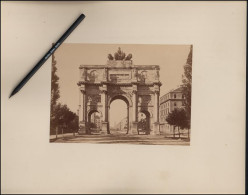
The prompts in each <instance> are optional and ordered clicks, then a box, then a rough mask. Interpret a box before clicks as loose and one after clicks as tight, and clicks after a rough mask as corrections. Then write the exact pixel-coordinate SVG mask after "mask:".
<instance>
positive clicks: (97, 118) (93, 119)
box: [91, 112, 101, 129]
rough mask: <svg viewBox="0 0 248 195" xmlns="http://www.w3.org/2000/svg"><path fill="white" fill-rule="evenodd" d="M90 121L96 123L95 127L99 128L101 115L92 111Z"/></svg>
mask: <svg viewBox="0 0 248 195" xmlns="http://www.w3.org/2000/svg"><path fill="white" fill-rule="evenodd" d="M91 122H92V123H94V124H95V125H96V128H97V129H101V117H100V116H99V113H97V112H94V113H93V114H92V115H91Z"/></svg>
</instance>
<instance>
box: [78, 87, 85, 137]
mask: <svg viewBox="0 0 248 195" xmlns="http://www.w3.org/2000/svg"><path fill="white" fill-rule="evenodd" d="M79 93H80V100H79V101H80V103H79V105H80V111H79V112H80V114H79V115H80V120H79V131H78V133H79V134H86V133H87V116H86V115H87V114H86V113H87V112H86V111H87V105H86V103H87V101H86V91H85V85H82V86H81V87H80V91H79Z"/></svg>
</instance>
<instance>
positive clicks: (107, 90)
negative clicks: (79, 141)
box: [77, 48, 161, 134]
mask: <svg viewBox="0 0 248 195" xmlns="http://www.w3.org/2000/svg"><path fill="white" fill-rule="evenodd" d="M131 59H132V54H129V55H127V56H126V55H125V53H124V52H122V51H121V49H120V48H119V50H118V51H117V52H116V53H115V54H114V56H112V55H111V54H109V56H108V61H107V63H106V65H80V67H79V72H80V80H79V82H78V83H77V84H78V87H79V134H90V132H89V131H90V127H89V123H90V117H91V115H92V113H94V112H98V113H99V114H100V120H101V130H100V131H101V133H103V134H105V133H106V134H109V133H111V130H110V127H109V109H110V104H111V102H112V101H114V100H116V99H121V100H123V101H125V102H126V104H127V134H138V113H144V114H145V115H146V116H147V119H148V120H149V123H148V124H149V125H148V128H149V134H159V95H160V86H161V83H160V81H159V70H160V67H159V66H158V65H134V64H133V61H132V60H131ZM120 112H121V110H120ZM116 114H118V113H116Z"/></svg>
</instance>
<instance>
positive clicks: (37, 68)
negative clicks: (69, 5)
mask: <svg viewBox="0 0 248 195" xmlns="http://www.w3.org/2000/svg"><path fill="white" fill-rule="evenodd" d="M84 18H85V15H84V14H81V15H80V16H79V17H78V19H77V20H76V21H75V22H74V23H73V24H72V25H71V26H70V28H69V29H68V30H67V31H66V32H65V33H64V34H63V35H62V37H61V38H60V39H59V40H58V41H57V42H56V43H55V44H54V45H53V46H52V48H51V49H50V50H49V51H48V52H47V53H46V54H45V56H44V57H43V58H42V59H41V60H40V61H39V62H38V63H37V64H36V65H35V67H34V68H33V69H32V70H31V71H30V72H29V73H28V74H27V75H26V76H25V77H24V79H22V81H21V82H20V83H19V84H18V85H17V86H16V88H15V89H14V90H13V91H12V93H11V95H10V96H9V98H10V97H11V96H13V95H15V94H16V93H17V92H18V91H20V90H21V88H22V87H23V86H24V85H25V84H26V83H27V82H28V80H29V79H30V78H31V77H32V76H33V75H34V74H35V73H36V72H37V70H39V68H40V67H41V66H42V65H43V64H44V63H45V62H46V60H47V59H48V58H49V57H50V56H51V55H52V54H53V53H54V52H55V50H56V49H57V48H58V47H59V46H60V45H61V44H62V43H63V41H64V40H65V39H66V38H67V37H68V36H69V35H70V34H71V33H72V31H73V30H74V29H75V28H76V27H77V26H78V25H79V24H80V22H81V21H82V20H83V19H84Z"/></svg>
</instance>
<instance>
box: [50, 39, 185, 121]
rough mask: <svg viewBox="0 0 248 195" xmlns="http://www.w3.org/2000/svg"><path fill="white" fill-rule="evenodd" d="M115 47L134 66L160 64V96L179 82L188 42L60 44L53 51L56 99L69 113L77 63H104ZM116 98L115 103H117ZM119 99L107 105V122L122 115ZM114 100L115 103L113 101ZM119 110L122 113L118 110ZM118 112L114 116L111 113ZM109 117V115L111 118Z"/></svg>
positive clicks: (73, 107)
mask: <svg viewBox="0 0 248 195" xmlns="http://www.w3.org/2000/svg"><path fill="white" fill-rule="evenodd" d="M118 47H120V48H121V50H122V51H123V52H125V53H126V55H128V54H129V53H131V54H132V56H133V58H132V60H133V64H134V65H159V66H160V81H161V83H162V86H161V87H160V97H161V96H162V95H164V94H165V93H167V92H168V91H170V90H172V89H176V88H177V87H178V86H179V85H180V84H181V82H182V75H183V66H184V65H185V63H186V60H187V57H188V54H189V51H190V45H148V44H146V45H145V44H135V45H134V44H81V43H63V44H62V45H61V46H60V47H59V48H58V49H57V50H56V52H55V54H54V56H55V60H56V62H57V64H56V66H57V68H58V70H57V75H58V77H59V87H60V89H59V90H60V99H59V100H58V101H59V102H60V103H62V104H66V105H67V106H68V107H69V109H70V110H71V111H73V112H75V113H76V112H77V109H78V105H79V89H78V86H77V82H78V81H79V66H80V65H105V64H106V63H107V60H108V58H107V56H108V54H114V53H115V52H116V51H117V50H118ZM118 101H119V104H118ZM121 101H122V100H115V101H113V102H112V104H113V105H115V106H112V104H111V108H110V118H111V121H113V123H114V122H116V123H117V122H119V121H120V120H121V119H123V118H124V117H125V116H126V111H125V110H126V109H125V108H126V105H125V104H123V103H122V102H121ZM115 102H117V103H115ZM120 110H123V112H119V111H120ZM116 112H118V115H114V114H111V113H116ZM111 116H112V117H111Z"/></svg>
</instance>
